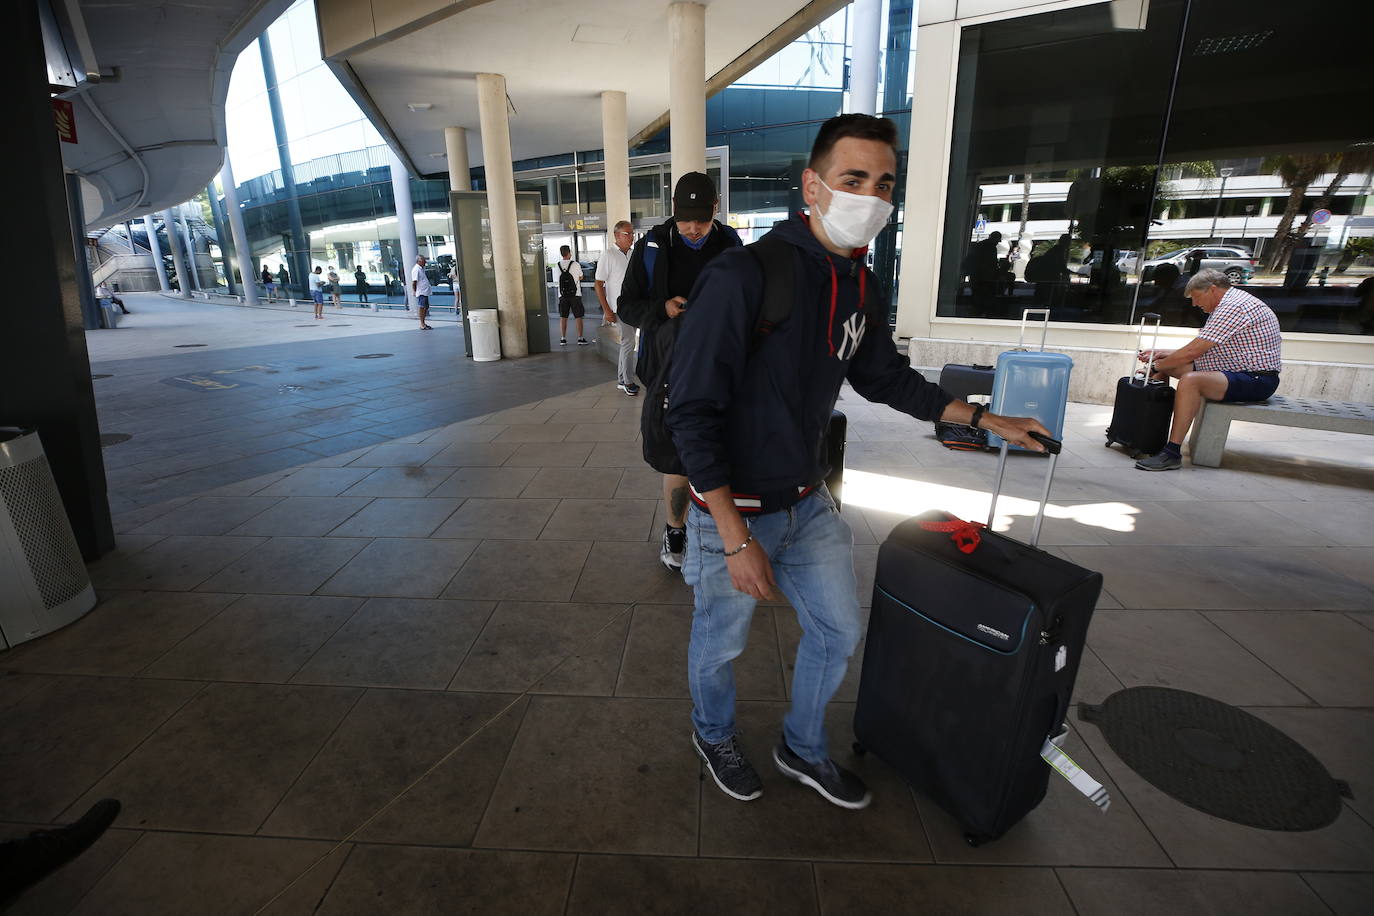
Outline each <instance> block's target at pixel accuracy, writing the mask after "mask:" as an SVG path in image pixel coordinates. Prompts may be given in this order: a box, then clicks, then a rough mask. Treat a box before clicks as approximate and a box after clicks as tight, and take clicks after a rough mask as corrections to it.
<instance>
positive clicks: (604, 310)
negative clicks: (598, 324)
mask: <svg viewBox="0 0 1374 916" xmlns="http://www.w3.org/2000/svg"><path fill="white" fill-rule="evenodd" d="M611 240H612V241H613V242H614V243H615V244H613V245H612V246H611V247H610V248H607V249H606V250H605V252H604V253H602V255H601V260H600V261H597V262H596V298H597V299H599V300H601V315H602V317H603V318H604V319H605V320H606V323H607V324H617V319H616V311H617V309H618V308H619V305H618V302H619V300H620V290H621V287H622V286H624V284H625V271H626V270H627V269H628V268H629V266H630V248H631V247H632V246H633V245H634V241H635V233H634V226H632V225H631V224H630V221H629V220H626V219H622V220H621V221H620V222H618V223H616V224H615V229H613V230H612V232H611ZM616 330H618V331H619V332H620V355H619V358H618V359H617V360H616V370H615V375H616V379H615V386H616V387H617V388H619V389H620V390H621V391H623V392H625V393H626V394H628V395H629V396H630V397H634V396H635V395H637V394H639V386H638V385H636V384H635V366H634V361H635V342H636V333H635V329H634V328H632V327H630V326H629V325H626V324H621V325H620V326H619V327H618V328H617V329H616Z"/></svg>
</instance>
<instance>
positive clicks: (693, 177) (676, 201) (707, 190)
mask: <svg viewBox="0 0 1374 916" xmlns="http://www.w3.org/2000/svg"><path fill="white" fill-rule="evenodd" d="M715 215H716V186H715V184H714V183H713V182H712V181H711V179H710V177H708V176H707V175H706V173H705V172H688V173H687V174H686V175H683V176H682V177H681V178H679V179H678V180H677V187H675V188H674V189H673V219H685V220H691V221H693V222H697V221H700V220H708V219H710V218H711V217H713V216H715Z"/></svg>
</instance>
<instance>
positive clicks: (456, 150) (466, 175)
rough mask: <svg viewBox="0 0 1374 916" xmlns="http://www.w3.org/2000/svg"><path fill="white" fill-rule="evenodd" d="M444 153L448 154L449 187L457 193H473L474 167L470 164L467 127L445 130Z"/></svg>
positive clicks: (446, 128) (447, 128)
mask: <svg viewBox="0 0 1374 916" xmlns="http://www.w3.org/2000/svg"><path fill="white" fill-rule="evenodd" d="M444 151H445V152H447V153H448V186H449V187H450V188H452V189H453V190H455V191H471V190H472V167H471V166H470V165H469V164H468V131H467V128H466V127H445V128H444Z"/></svg>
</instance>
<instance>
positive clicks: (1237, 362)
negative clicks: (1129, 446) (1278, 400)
mask: <svg viewBox="0 0 1374 916" xmlns="http://www.w3.org/2000/svg"><path fill="white" fill-rule="evenodd" d="M1184 293H1185V294H1186V295H1187V296H1188V298H1189V299H1191V300H1192V301H1193V305H1195V306H1197V307H1198V308H1200V309H1202V310H1203V311H1204V312H1206V313H1207V323H1206V324H1204V325H1203V326H1202V330H1201V331H1199V332H1198V335H1197V337H1196V338H1194V339H1193V340H1192V341H1190V342H1189V343H1188V344H1187V345H1185V346H1183V347H1180V348H1179V349H1177V350H1153V351H1151V350H1143V351H1141V353H1140V361H1141V362H1148V361H1149V359H1150V357H1151V355H1153V356H1154V358H1155V377H1156V378H1163V377H1169V378H1176V379H1178V393H1177V394H1176V395H1175V397H1174V420H1173V425H1172V426H1171V427H1170V429H1169V441H1168V443H1167V444H1166V445H1165V446H1164V450H1163V451H1161V452H1160V453H1159V454H1158V455H1151V456H1150V457H1148V458H1142V459H1141V460H1139V461H1137V462H1136V463H1135V466H1136V467H1138V468H1140V469H1141V470H1142V471H1171V470H1173V469H1174V468H1177V467H1181V466H1182V465H1183V454H1182V449H1183V437H1184V436H1186V435H1188V428H1189V427H1190V426H1192V425H1193V418H1194V417H1196V416H1197V413H1198V411H1199V410H1200V409H1201V408H1202V399H1203V398H1208V399H1210V400H1213V401H1263V400H1265V399H1266V398H1268V397H1269V396H1270V395H1271V394H1273V393H1274V389H1276V388H1278V387H1279V369H1280V368H1281V367H1282V363H1281V362H1280V360H1279V349H1280V346H1281V344H1282V335H1281V334H1280V333H1279V321H1278V319H1277V318H1276V317H1274V310H1273V309H1271V308H1270V307H1269V306H1267V305H1265V304H1264V303H1263V302H1262V301H1260V300H1259V299H1257V298H1255V297H1254V296H1252V295H1250V294H1249V293H1247V292H1245V291H1244V290H1240V289H1236V288H1235V287H1233V286H1231V281H1230V280H1229V279H1227V277H1226V274H1224V273H1222V272H1221V271H1219V270H1212V269H1206V270H1200V271H1198V272H1197V273H1195V274H1193V276H1192V278H1191V279H1190V280H1189V281H1188V285H1187V287H1185V289H1184Z"/></svg>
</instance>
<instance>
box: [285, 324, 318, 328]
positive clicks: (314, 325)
mask: <svg viewBox="0 0 1374 916" xmlns="http://www.w3.org/2000/svg"><path fill="white" fill-rule="evenodd" d="M292 327H297V328H318V327H319V325H317V324H297V325H292Z"/></svg>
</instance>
